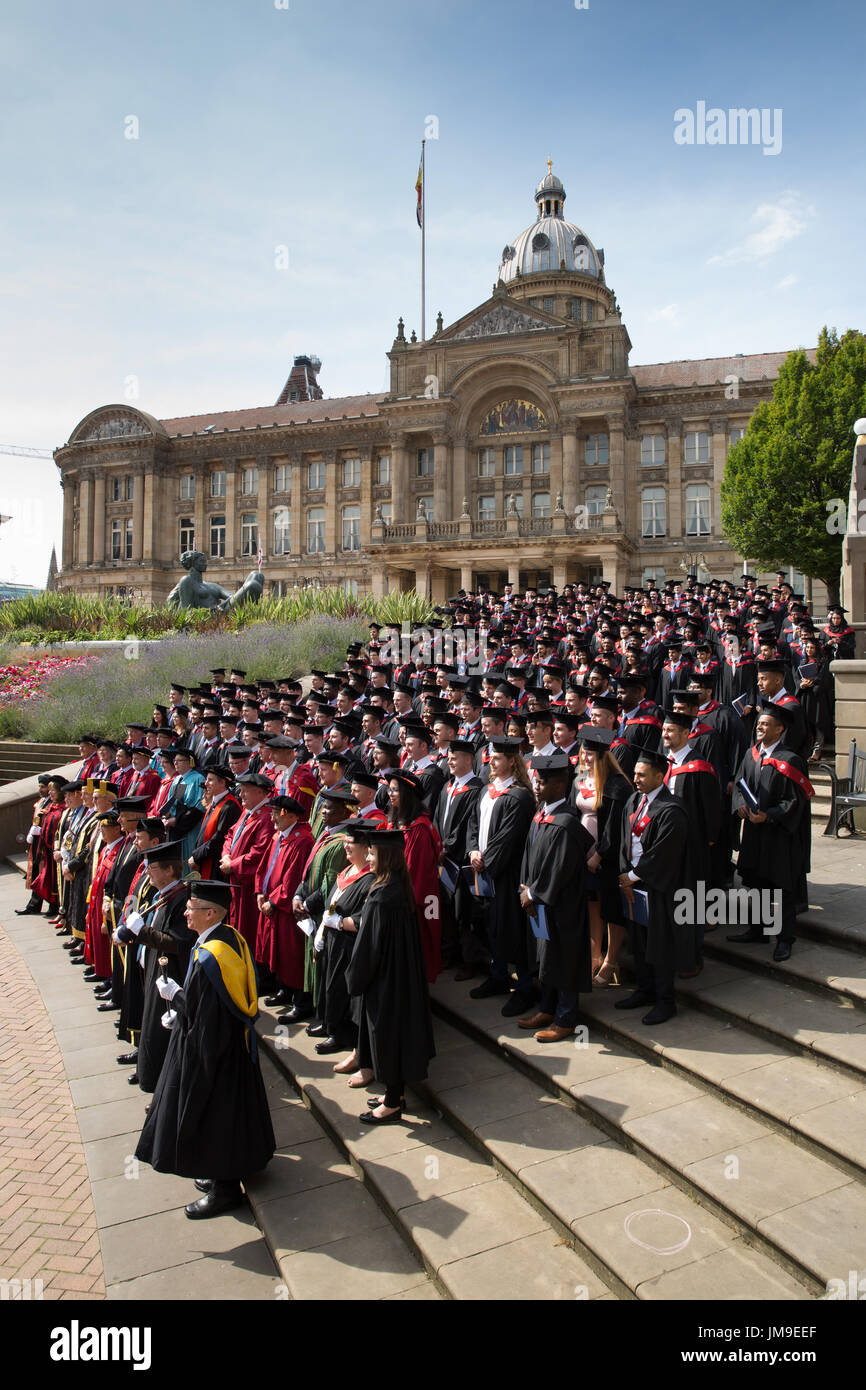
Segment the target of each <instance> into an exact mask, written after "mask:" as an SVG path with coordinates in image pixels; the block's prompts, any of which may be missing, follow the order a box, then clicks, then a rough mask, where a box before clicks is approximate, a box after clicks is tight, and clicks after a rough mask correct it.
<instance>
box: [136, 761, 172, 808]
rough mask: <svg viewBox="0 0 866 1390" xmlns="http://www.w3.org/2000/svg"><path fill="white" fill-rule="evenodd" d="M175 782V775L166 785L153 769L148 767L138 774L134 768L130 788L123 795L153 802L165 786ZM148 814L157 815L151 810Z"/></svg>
mask: <svg viewBox="0 0 866 1390" xmlns="http://www.w3.org/2000/svg"><path fill="white" fill-rule="evenodd" d="M173 780H174V774H173V773H172V776H171V777H170V778H169V779H168V781H167V782H166V783H163V781H162V778H161V777H160V775H159V773H158V772H156V771H155V770H154V769H153V768H152V767H146V768H145V769H144V771H143V772H136V771H135V769H134V768H133V772H132V777H131V778H130V782H129V788H128V790H127V791H125V792H124V793H123V794H124V796H146V797H147V798H148V800H149V801H151V802H152V801H153V798H154V797H155V796H156V795H157V793H158V792H159V791H160V790H161V788H162V787H163V786H165V787H170V786H171V784H172V781H173ZM164 800H165V797H163V801H164ZM148 814H149V815H155V814H156V812H155V811H154V810H153V809H152V808H151V809H150V810H149V811H148Z"/></svg>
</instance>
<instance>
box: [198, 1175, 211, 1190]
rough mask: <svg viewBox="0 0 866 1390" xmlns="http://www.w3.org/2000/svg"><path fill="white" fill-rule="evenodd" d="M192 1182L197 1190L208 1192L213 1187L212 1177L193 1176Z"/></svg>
mask: <svg viewBox="0 0 866 1390" xmlns="http://www.w3.org/2000/svg"><path fill="white" fill-rule="evenodd" d="M194 1182H195V1185H196V1187H197V1188H198V1190H199V1192H210V1191H212V1189H213V1178H195V1179H194Z"/></svg>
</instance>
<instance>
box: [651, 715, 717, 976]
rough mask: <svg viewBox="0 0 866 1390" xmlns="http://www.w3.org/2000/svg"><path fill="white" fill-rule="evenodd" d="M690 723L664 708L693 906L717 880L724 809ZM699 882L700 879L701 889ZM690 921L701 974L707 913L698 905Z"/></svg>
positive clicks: (668, 779)
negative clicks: (697, 749) (697, 753)
mask: <svg viewBox="0 0 866 1390" xmlns="http://www.w3.org/2000/svg"><path fill="white" fill-rule="evenodd" d="M691 727H692V717H691V715H690V714H685V713H683V714H677V713H676V712H675V711H674V710H666V711H665V722H664V727H663V729H662V741H663V747H664V751H665V752H666V753H667V755H668V760H669V762H670V766H669V768H668V771H667V772H666V774H665V785H666V786H667V787H668V789H669V790H670V791H671V792H673V794H674V796H675V797H676V798H677V799H678V800H679V801H681V802H682V804H683V806H684V807H685V810H686V815H687V817H688V830H689V843H688V852H687V854H686V858H685V861H684V864H683V881H682V884H681V885H680V886H681V887H683V888H688V889H689V890H690V891H691V892H692V893H694V895H695V903H696V907H697V903H698V902H705V901H706V894H707V892H708V891H709V889H710V888H713V887H720V886H721V885H720V884H719V882H718V878H717V858H716V851H717V848H718V844H719V838H720V836H721V833H722V826H723V824H724V820H725V816H726V810H725V806H724V801H723V798H722V789H721V787H720V786H719V779H718V777H717V776H716V770H715V768H714V767H713V766H712V764H711V763H708V762H706V761H705V760H704V759H703V758H699V757H696V756H695V754H694V750H693V749H692V744H691V739H690V737H689V734H690V731H691ZM700 884H703V892H701V889H700V888H699V885H700ZM694 925H695V951H696V954H697V961H698V964H697V967H696V968H695V970H694V971H693V972H689V973H694V974H699V973H700V968H701V962H702V961H703V954H704V951H703V948H704V930H705V927H706V921H705V913H702V912H700V911H697V910H696V913H695V922H694Z"/></svg>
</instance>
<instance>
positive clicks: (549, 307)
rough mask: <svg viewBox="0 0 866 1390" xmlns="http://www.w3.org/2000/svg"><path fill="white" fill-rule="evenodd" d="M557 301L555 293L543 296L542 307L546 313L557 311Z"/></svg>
mask: <svg viewBox="0 0 866 1390" xmlns="http://www.w3.org/2000/svg"><path fill="white" fill-rule="evenodd" d="M555 303H556V301H555V299H554V297H553V295H552V294H546V295H545V296H544V297H543V299H542V301H541V307H542V309H543V310H544V312H545V313H546V314H552V313H554V312H555V310H554V305H555Z"/></svg>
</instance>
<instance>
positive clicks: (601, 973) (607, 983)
mask: <svg viewBox="0 0 866 1390" xmlns="http://www.w3.org/2000/svg"><path fill="white" fill-rule="evenodd" d="M592 983H593V985H598V987H599V989H611V988H613V986H615V985H618V984H619V976H618V975H617V973H616V967H615V966H613V965H600V966H599V968H598V974H597V975H593V977H592Z"/></svg>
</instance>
